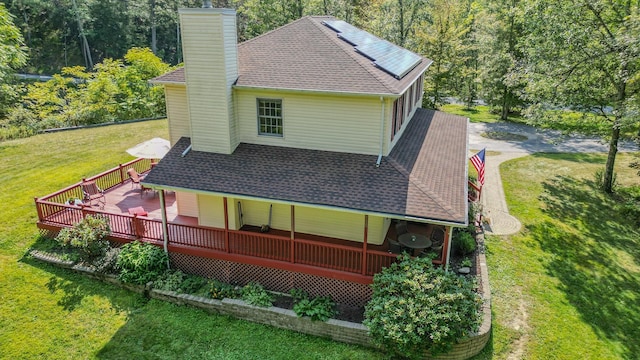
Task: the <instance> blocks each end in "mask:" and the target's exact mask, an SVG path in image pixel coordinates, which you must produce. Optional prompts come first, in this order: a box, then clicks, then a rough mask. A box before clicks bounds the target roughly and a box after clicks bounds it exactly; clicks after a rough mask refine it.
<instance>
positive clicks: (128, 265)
mask: <svg viewBox="0 0 640 360" xmlns="http://www.w3.org/2000/svg"><path fill="white" fill-rule="evenodd" d="M116 265H117V268H118V269H119V270H120V275H119V278H120V280H121V281H122V282H125V283H132V284H138V285H143V284H146V283H147V282H149V281H152V280H155V279H156V278H158V277H159V276H160V275H161V274H162V273H163V272H164V270H165V269H166V268H167V254H165V253H164V251H163V250H162V249H161V248H159V247H157V246H155V245H152V244H147V243H143V242H140V241H134V242H131V243H128V244H125V245H124V246H122V250H121V251H120V254H119V255H118V261H117V263H116Z"/></svg>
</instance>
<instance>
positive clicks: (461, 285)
mask: <svg viewBox="0 0 640 360" xmlns="http://www.w3.org/2000/svg"><path fill="white" fill-rule="evenodd" d="M481 305H482V300H481V298H480V296H479V295H478V294H476V293H475V292H474V284H473V282H471V281H469V280H467V279H465V278H464V277H460V276H458V275H456V274H453V273H446V272H445V271H444V270H442V269H441V268H434V267H433V265H432V264H431V260H430V259H427V258H420V257H416V258H413V259H412V258H411V257H410V256H408V255H406V254H404V255H400V257H399V262H396V263H394V264H392V265H391V266H390V267H389V268H386V269H384V270H383V271H382V272H381V273H379V274H376V275H375V277H374V279H373V296H372V299H371V301H370V302H369V303H368V304H367V306H366V308H365V320H364V324H365V325H366V326H368V327H369V334H370V335H371V338H372V340H373V341H374V343H376V344H378V345H380V346H382V347H384V348H385V349H386V350H387V351H391V352H395V353H396V354H398V355H401V356H405V357H409V358H421V357H423V354H424V353H425V351H430V352H431V354H432V355H437V354H439V353H443V352H446V351H449V350H450V349H451V347H452V345H453V344H454V343H455V342H456V340H458V339H461V338H464V337H466V336H469V335H470V334H472V333H473V332H476V331H477V330H478V328H479V326H480V323H481V319H482V316H481V313H480V309H481Z"/></svg>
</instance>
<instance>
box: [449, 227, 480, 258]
mask: <svg viewBox="0 0 640 360" xmlns="http://www.w3.org/2000/svg"><path fill="white" fill-rule="evenodd" d="M453 248H454V249H455V250H456V251H457V252H458V253H459V254H461V255H468V254H471V253H472V252H474V251H476V240H475V239H474V238H473V235H471V234H469V233H468V232H466V231H459V232H456V235H455V236H454V237H453Z"/></svg>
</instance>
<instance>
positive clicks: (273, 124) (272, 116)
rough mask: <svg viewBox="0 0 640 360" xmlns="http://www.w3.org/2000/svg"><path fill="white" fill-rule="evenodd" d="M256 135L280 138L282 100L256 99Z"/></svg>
mask: <svg viewBox="0 0 640 360" xmlns="http://www.w3.org/2000/svg"><path fill="white" fill-rule="evenodd" d="M258 135H271V136H280V137H282V100H279V99H258Z"/></svg>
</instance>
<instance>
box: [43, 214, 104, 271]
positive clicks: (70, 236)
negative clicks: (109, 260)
mask: <svg viewBox="0 0 640 360" xmlns="http://www.w3.org/2000/svg"><path fill="white" fill-rule="evenodd" d="M109 233H110V229H109V220H108V219H107V218H106V217H104V216H101V215H95V216H93V215H87V217H85V218H84V219H82V220H80V221H79V222H78V223H76V224H75V225H73V226H72V227H70V228H64V229H62V230H60V233H58V236H56V241H57V242H58V243H59V244H60V245H62V246H63V247H73V248H75V249H77V250H78V254H79V256H80V259H82V260H84V261H93V260H95V259H97V258H100V257H104V256H105V254H106V252H107V249H109V241H107V236H108V235H109Z"/></svg>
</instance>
